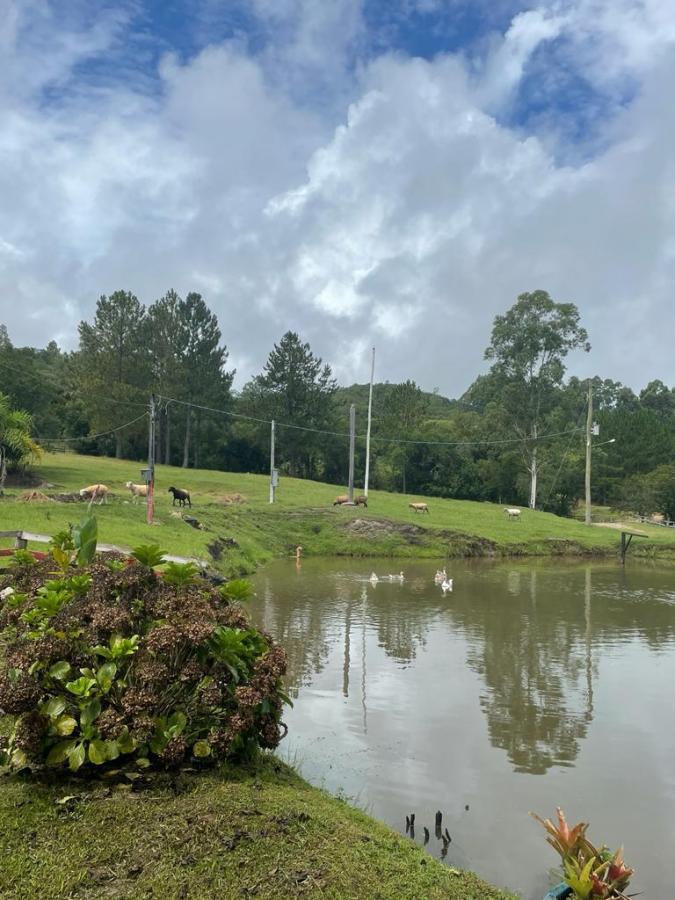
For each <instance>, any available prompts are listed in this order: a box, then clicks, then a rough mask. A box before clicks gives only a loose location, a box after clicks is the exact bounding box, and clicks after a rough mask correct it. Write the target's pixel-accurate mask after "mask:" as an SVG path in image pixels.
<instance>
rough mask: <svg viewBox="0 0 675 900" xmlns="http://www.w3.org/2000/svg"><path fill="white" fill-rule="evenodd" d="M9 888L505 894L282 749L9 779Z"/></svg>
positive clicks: (482, 899)
mask: <svg viewBox="0 0 675 900" xmlns="http://www.w3.org/2000/svg"><path fill="white" fill-rule="evenodd" d="M0 854H1V858H2V867H1V869H0V898H18V897H21V898H22V900H33V898H35V900H37V898H41V900H52V898H53V900H57V898H58V900H61V898H111V900H112V898H120V900H121V898H127V900H130V898H146V897H156V898H162V900H171V898H176V900H178V898H181V900H184V898H199V900H205V898H230V897H246V896H256V897H259V898H285V897H297V896H303V897H318V896H321V897H334V898H352V897H354V898H360V897H363V898H383V900H384V898H392V900H394V898H395V900H405V898H410V900H419V898H441V897H442V898H448V900H506V898H507V897H509V896H511V895H507V894H505V893H503V892H501V891H498V890H497V889H495V888H491V887H490V886H488V885H486V884H485V883H483V882H481V881H480V880H479V879H478V878H476V877H475V876H474V875H472V874H471V873H468V872H459V871H458V870H454V869H448V868H447V867H445V866H443V865H441V864H440V863H438V862H437V861H436V860H434V859H432V858H431V857H429V856H428V855H427V854H426V853H425V852H424V851H423V850H421V849H420V848H419V847H417V846H415V845H414V844H413V843H412V842H410V841H408V840H407V839H405V838H403V837H401V836H399V835H397V834H396V833H394V832H393V831H392V830H390V829H389V828H387V827H386V826H385V825H381V824H379V823H377V822H375V821H374V820H373V819H371V818H370V817H368V816H366V815H365V814H364V813H362V812H360V811H358V810H355V809H353V808H351V807H350V806H348V805H347V804H346V803H344V802H342V801H340V800H337V799H334V798H332V797H330V796H328V795H327V794H325V793H324V792H323V791H320V790H318V789H316V788H312V787H310V786H309V785H308V784H307V783H306V782H304V781H303V780H302V779H301V778H299V777H298V776H297V775H295V774H294V773H293V772H292V771H291V770H290V769H288V768H287V767H286V766H284V765H282V764H281V763H279V762H278V761H277V760H275V759H274V758H270V759H268V760H267V761H265V762H264V763H261V764H260V765H259V766H258V767H257V769H256V770H254V771H251V770H249V771H242V770H238V771H237V770H233V769H225V770H222V771H221V772H220V773H217V774H213V773H212V774H206V775H191V774H188V773H182V774H180V775H176V776H171V777H170V776H165V777H163V778H160V777H159V776H158V777H157V779H156V780H154V781H152V780H150V781H149V783H148V784H147V785H144V786H143V788H142V789H141V788H139V787H138V785H136V786H135V787H134V788H133V789H132V788H131V786H126V789H123V788H122V786H112V787H111V786H106V785H105V783H104V782H97V783H94V784H93V785H92V784H89V785H87V784H85V783H83V782H81V781H79V780H74V779H73V780H71V781H66V782H60V783H59V784H54V785H48V784H40V783H38V784H35V783H31V782H28V781H22V780H19V779H18V778H13V779H6V780H4V781H2V782H0Z"/></svg>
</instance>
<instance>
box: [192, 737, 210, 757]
mask: <svg viewBox="0 0 675 900" xmlns="http://www.w3.org/2000/svg"><path fill="white" fill-rule="evenodd" d="M192 752H193V753H194V755H195V756H196V757H198V758H203V757H205V756H211V746H210V744H209V742H208V741H196V742H195V744H194V746H193V747H192Z"/></svg>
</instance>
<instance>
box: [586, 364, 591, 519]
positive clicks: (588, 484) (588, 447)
mask: <svg viewBox="0 0 675 900" xmlns="http://www.w3.org/2000/svg"><path fill="white" fill-rule="evenodd" d="M592 433H593V387H592V383H591V381H590V380H589V382H588V414H587V416H586V524H587V525H590V524H591V434H592Z"/></svg>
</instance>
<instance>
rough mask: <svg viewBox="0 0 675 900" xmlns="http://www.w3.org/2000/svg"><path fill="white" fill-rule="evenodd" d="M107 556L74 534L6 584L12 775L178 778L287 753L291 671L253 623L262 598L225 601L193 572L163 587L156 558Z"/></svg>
mask: <svg viewBox="0 0 675 900" xmlns="http://www.w3.org/2000/svg"><path fill="white" fill-rule="evenodd" d="M85 537H86V534H85ZM78 539H79V546H77V544H78ZM87 547H88V549H86V548H87ZM83 548H85V549H83ZM94 550H95V537H94V542H93V548H92V542H91V540H89V543H88V544H87V543H86V541H85V540H84V539H83V538H82V536H81V535H78V534H76V535H75V540H74V541H73V539H72V535H70V534H68V533H66V534H62V535H59V536H57V538H56V539H55V543H54V546H53V548H52V553H51V555H50V558H49V559H47V560H44V561H40V562H37V561H34V560H33V559H32V558H31V557H30V556H29V555H28V554H25V553H24V554H19V555H18V558H17V559H15V562H14V564H13V566H12V568H11V570H10V571H9V572H8V573H7V574H5V575H3V576H2V577H0V657H3V658H2V659H1V660H0V711H2V712H4V713H5V714H9V715H11V716H13V717H14V729H13V731H12V733H11V735H10V736H9V737H8V738H5V739H4V743H0V765H3V766H4V767H6V768H9V769H13V770H17V769H23V768H30V769H38V768H42V767H48V768H56V769H59V768H69V769H70V770H72V771H76V770H78V769H80V768H82V767H88V768H90V769H93V768H95V767H102V766H108V767H109V768H111V767H119V766H120V765H122V764H124V763H132V764H134V765H136V766H138V767H141V768H145V767H148V766H151V765H154V766H160V767H165V768H170V767H175V766H178V765H180V764H181V763H183V762H184V761H188V760H192V761H193V762H194V760H195V759H196V760H202V761H203V762H209V761H217V760H221V759H225V758H236V757H241V756H243V755H246V756H248V755H251V754H252V753H253V752H255V750H256V748H258V747H262V748H274V747H276V746H277V744H278V743H279V741H280V739H281V737H282V736H283V735H284V733H285V726H284V725H283V723H282V722H281V714H282V707H283V704H284V702H288V698H287V697H286V696H285V694H284V692H283V689H282V680H281V679H282V675H283V674H284V673H285V668H286V657H285V654H284V651H283V650H282V648H281V647H279V646H277V645H276V644H275V643H274V641H273V640H272V639H271V637H270V636H269V635H267V634H265V633H263V632H261V631H258V630H257V629H256V628H254V627H253V626H252V625H251V624H250V623H249V621H248V619H247V616H246V614H245V612H244V610H243V608H242V606H241V605H240V604H241V601H243V600H245V599H246V598H247V597H248V596H249V595H250V590H251V589H250V585H249V584H248V583H247V582H244V581H233V582H229V583H228V584H226V585H222V586H221V587H218V588H216V587H213V586H212V585H210V584H209V583H208V582H206V581H205V580H204V579H203V578H202V577H201V576H200V575H199V573H198V571H197V570H196V568H195V567H194V566H192V565H176V564H173V565H172V564H169V565H168V566H167V567H166V569H165V571H164V572H163V573H162V574H161V575H159V574H157V573H156V572H155V571H154V569H153V566H154V565H157V564H158V563H159V561H160V560H161V553H159V552H158V549H157V548H156V547H142V548H138V550H137V551H136V553H135V556H136V558H135V559H134V560H132V561H131V562H129V561H128V560H126V561H125V560H122V559H121V558H119V557H115V556H113V555H110V556H107V557H102V556H96V557H94V553H93V551H94ZM87 558H89V559H90V560H91V561H90V562H88V563H86V564H83V563H84V560H86V559H87ZM0 740H1V739H0Z"/></svg>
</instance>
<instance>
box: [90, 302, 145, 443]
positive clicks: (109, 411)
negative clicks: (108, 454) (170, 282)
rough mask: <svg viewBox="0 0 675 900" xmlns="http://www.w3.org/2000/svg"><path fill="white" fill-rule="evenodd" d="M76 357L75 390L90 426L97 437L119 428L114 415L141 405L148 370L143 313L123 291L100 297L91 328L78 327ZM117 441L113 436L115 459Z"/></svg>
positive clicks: (119, 440)
mask: <svg viewBox="0 0 675 900" xmlns="http://www.w3.org/2000/svg"><path fill="white" fill-rule="evenodd" d="M79 332H80V352H79V357H78V363H79V370H80V376H81V387H82V389H83V395H84V398H85V405H86V408H87V411H88V412H89V415H90V420H91V424H92V426H93V427H94V429H95V430H97V431H105V430H108V429H110V430H112V429H114V428H116V427H117V426H118V425H119V424H120V409H123V410H126V413H127V414H128V413H129V411H130V410H131V409H132V408H133V407H134V406H135V405H136V404H138V406H136V409H137V410H139V411H140V405H141V404H143V403H144V402H146V401H147V387H148V383H149V366H148V355H147V344H148V340H147V338H148V333H147V328H146V313H145V307H144V306H143V305H142V304H141V303H140V302H139V301H138V299H137V298H136V297H135V296H134V295H133V294H132V293H130V292H128V291H115V293H114V294H111V295H110V297H106V296H102V297H101V298H100V299H99V301H98V303H97V304H96V314H95V316H94V323H93V324H92V325H90V324H89V323H88V322H80V327H79ZM122 441H123V435H122V433H121V432H120V431H116V432H115V456H116V457H117V458H118V459H119V458H120V457H121V456H122Z"/></svg>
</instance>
